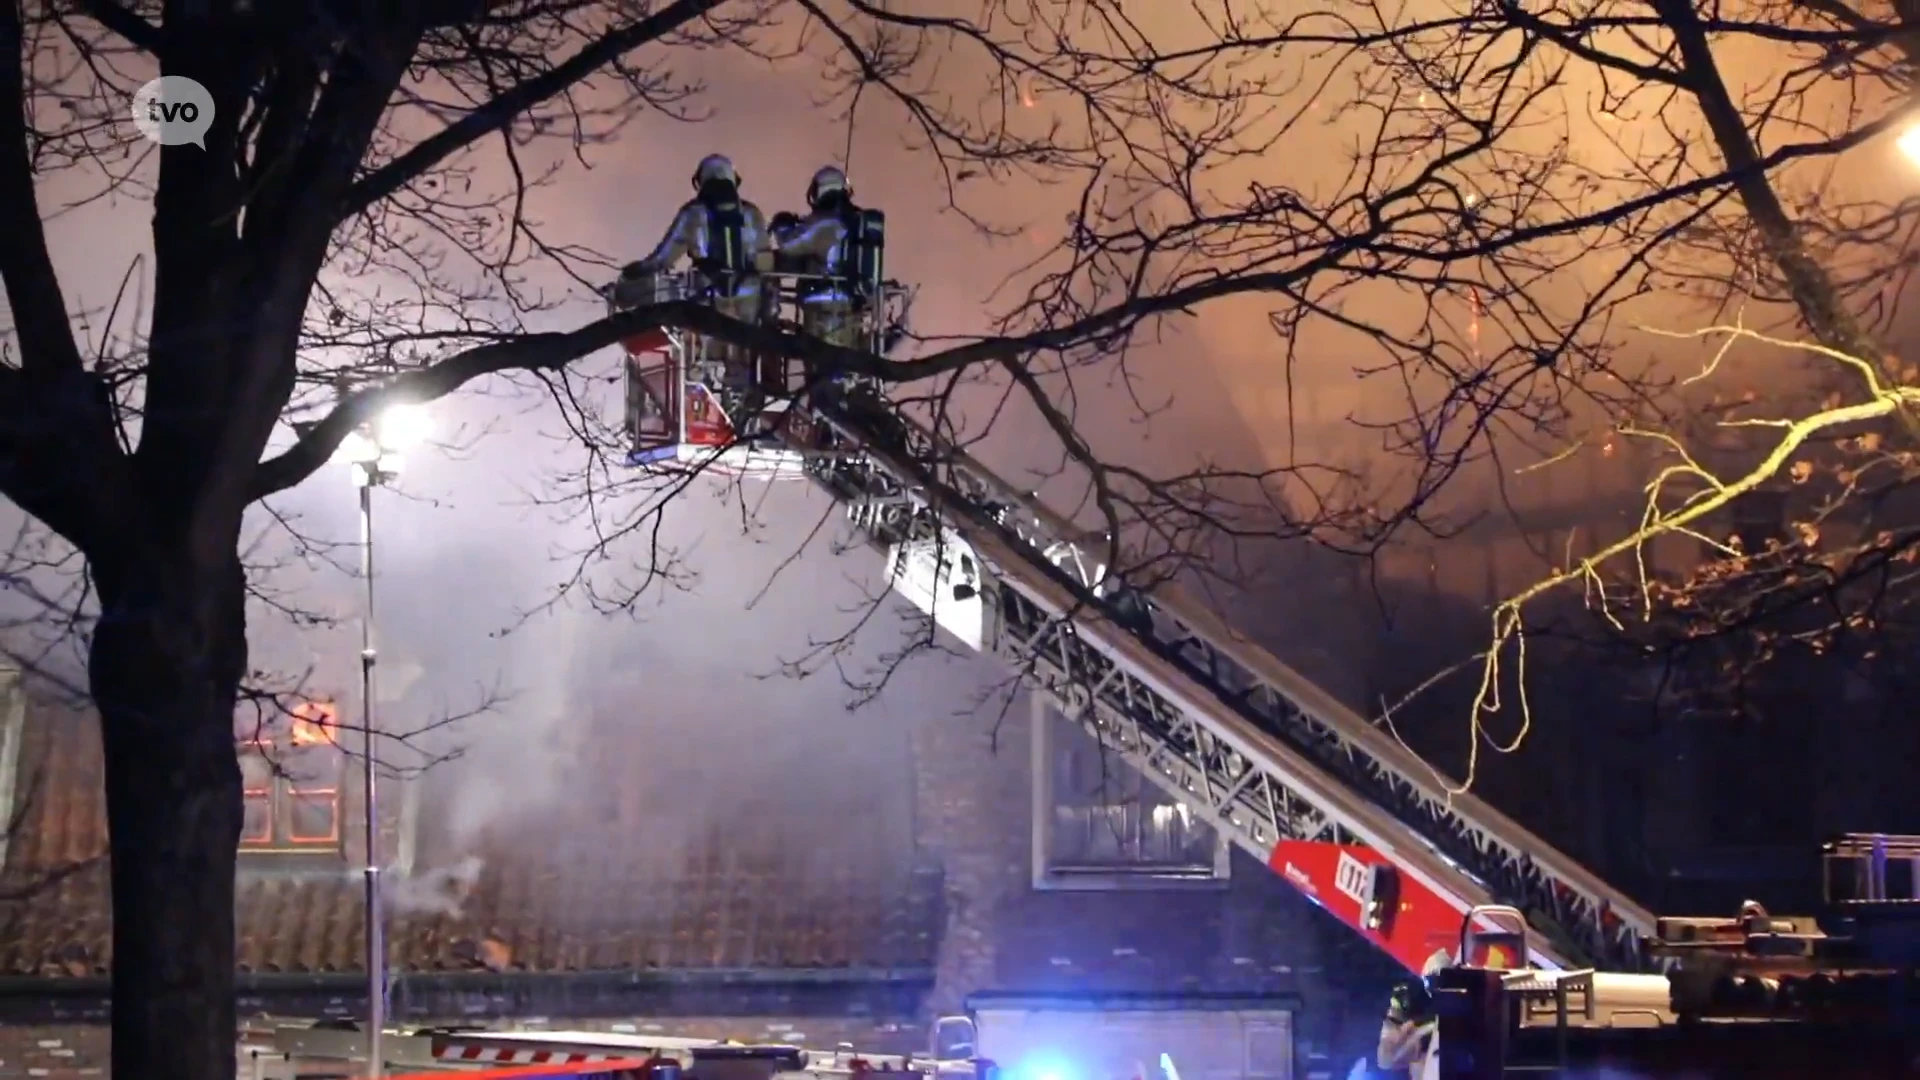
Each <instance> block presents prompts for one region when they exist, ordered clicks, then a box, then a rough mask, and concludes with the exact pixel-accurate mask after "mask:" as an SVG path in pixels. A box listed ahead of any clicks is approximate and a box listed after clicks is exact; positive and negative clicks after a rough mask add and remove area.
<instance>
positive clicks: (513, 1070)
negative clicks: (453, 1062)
mask: <svg viewBox="0 0 1920 1080" xmlns="http://www.w3.org/2000/svg"><path fill="white" fill-rule="evenodd" d="M474 1049H478V1048H477V1047H476V1048H474ZM533 1052H534V1053H539V1054H545V1055H547V1056H548V1058H552V1057H556V1056H559V1055H556V1054H554V1052H553V1051H551V1050H540V1051H533ZM569 1056H570V1057H576V1058H577V1057H580V1055H569ZM646 1064H647V1063H646V1062H645V1061H644V1060H642V1059H640V1058H607V1059H602V1060H599V1061H583V1060H570V1061H566V1062H558V1063H548V1064H533V1065H514V1066H510V1067H508V1068H504V1069H479V1070H476V1071H474V1072H457V1073H446V1072H430V1073H407V1074H406V1075H404V1076H389V1077H387V1078H386V1080H452V1078H453V1077H459V1078H460V1080H515V1078H517V1077H522V1076H597V1075H599V1074H601V1073H616V1072H625V1071H629V1070H631V1071H634V1072H636V1073H637V1072H638V1071H639V1070H640V1069H643V1068H645V1067H646Z"/></svg>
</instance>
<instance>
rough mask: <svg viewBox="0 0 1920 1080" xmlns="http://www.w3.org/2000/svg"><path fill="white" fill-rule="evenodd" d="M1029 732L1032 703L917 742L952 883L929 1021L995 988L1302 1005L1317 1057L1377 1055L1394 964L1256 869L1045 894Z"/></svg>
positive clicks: (1248, 864)
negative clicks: (1168, 885) (1220, 878)
mask: <svg viewBox="0 0 1920 1080" xmlns="http://www.w3.org/2000/svg"><path fill="white" fill-rule="evenodd" d="M1029 728H1030V719H1029V712H1028V709H1027V706H1026V704H1025V703H1024V702H1017V703H1015V704H1014V705H1013V707H1011V708H1008V709H1004V710H1000V709H997V708H996V709H992V710H991V711H990V713H989V714H988V715H987V716H986V717H985V718H955V717H952V716H951V715H949V714H946V713H944V712H942V713H941V714H939V715H938V716H937V717H935V718H931V719H929V721H928V722H927V723H925V724H924V725H922V726H921V727H920V728H919V729H918V730H917V731H916V732H915V737H914V751H915V766H914V767H915V770H916V779H917V781H918V783H917V784H916V797H917V799H918V804H917V807H916V812H917V815H918V830H917V831H918V836H919V840H920V842H921V843H922V844H923V845H925V847H927V848H928V849H929V851H928V854H929V855H932V856H935V857H937V858H939V859H940V860H941V862H942V865H943V866H944V867H945V871H946V883H945V887H946V894H947V895H946V925H945V929H944V933H943V936H942V940H941V945H940V952H939V956H938V958H937V964H936V969H935V983H934V989H933V991H932V993H931V994H930V995H929V997H928V1003H927V1004H928V1011H929V1012H931V1013H935V1014H938V1013H942V1012H954V1011H958V1010H959V1009H960V1007H961V1005H962V1003H963V1002H964V1001H965V999H966V996H967V995H968V994H970V993H974V992H976V991H983V990H995V991H1006V992H1014V993H1020V992H1060V991H1068V992H1072V991H1087V992H1152V993H1162V994H1180V993H1210V992H1212V993H1256V994H1257V993H1273V994H1292V995H1298V996H1299V998H1300V999H1302V1000H1303V1001H1304V1002H1305V1007H1304V1010H1303V1012H1302V1015H1301V1016H1300V1017H1299V1021H1300V1022H1299V1025H1298V1029H1299V1030H1300V1031H1301V1033H1302V1036H1301V1037H1302V1042H1303V1043H1305V1044H1308V1047H1309V1048H1310V1047H1311V1046H1312V1045H1319V1046H1344V1045H1345V1044H1346V1043H1348V1042H1353V1041H1354V1040H1355V1039H1359V1040H1361V1041H1363V1042H1365V1043H1366V1044H1368V1045H1370V1044H1371V1041H1372V1039H1373V1038H1374V1037H1375V1035H1376V1034H1377V1030H1378V1024H1379V1015H1380V1010H1381V1009H1382V1008H1383V1007H1384V1002H1385V1001H1386V993H1387V989H1388V987H1389V986H1390V984H1391V981H1392V980H1393V979H1394V978H1396V977H1397V976H1396V973H1395V971H1394V969H1393V967H1392V965H1391V964H1390V962H1388V961H1385V960H1384V959H1383V958H1382V956H1381V955H1380V954H1379V953H1378V952H1377V951H1375V950H1373V949H1372V948H1370V947H1368V946H1367V945H1366V944H1365V943H1364V942H1362V941H1361V940H1360V939H1359V938H1358V937H1357V936H1356V935H1354V934H1353V933H1352V932H1351V931H1349V930H1348V929H1347V928H1345V927H1343V926H1341V925H1339V924H1338V923H1336V922H1335V921H1334V920H1332V919H1331V917H1329V916H1327V915H1326V914H1325V913H1324V912H1322V911H1320V910H1319V909H1318V908H1316V907H1314V906H1313V905H1312V904H1310V903H1308V902H1307V901H1306V900H1305V899H1303V898H1302V897H1300V895H1299V894H1298V893H1296V892H1295V891H1294V890H1293V889H1291V888H1290V887H1288V886H1286V885H1285V884H1284V883H1282V882H1281V881H1280V880H1279V878H1277V877H1276V876H1275V875H1273V874H1271V873H1270V872H1269V871H1267V870H1266V868H1265V867H1263V866H1261V865H1260V864H1259V863H1257V862H1256V861H1254V860H1252V859H1250V858H1246V857H1244V856H1241V855H1238V854H1236V856H1235V860H1234V866H1233V880H1232V882H1231V884H1230V885H1229V887H1227V888H1225V889H1222V890H1220V891H1217V892H1053V891H1040V890H1035V889H1034V888H1033V887H1032V864H1031V845H1032V827H1031V821H1032V819H1031V797H1032V776H1031V750H1030V746H1031V744H1030V742H1029V739H1030V730H1029ZM1356 1032H1357V1033H1358V1034H1356ZM1350 1036H1351V1038H1350Z"/></svg>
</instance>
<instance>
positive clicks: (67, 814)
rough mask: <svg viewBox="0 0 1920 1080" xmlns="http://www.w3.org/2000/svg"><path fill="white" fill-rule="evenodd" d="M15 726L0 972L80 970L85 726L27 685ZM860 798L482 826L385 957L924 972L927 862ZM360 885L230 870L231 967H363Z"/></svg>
mask: <svg viewBox="0 0 1920 1080" xmlns="http://www.w3.org/2000/svg"><path fill="white" fill-rule="evenodd" d="M20 735H21V740H20V744H19V754H18V767H17V768H18V773H17V778H16V788H17V792H18V805H17V807H16V810H15V815H14V816H15V819H16V821H17V826H16V829H15V832H14V836H13V837H12V839H11V842H10V844H9V850H8V851H7V858H6V865H5V867H4V869H0V974H6V975H23V976H40V977H46V978H75V979H79V978H89V977H97V976H99V975H102V974H105V973H106V971H107V970H108V966H109V964H110V963H111V959H112V955H111V949H112V944H111V943H112V916H111V903H110V894H109V891H108V882H107V865H106V860H105V858H104V854H105V852H106V840H107V831H106V814H105V797H104V792H103V784H102V782H103V778H104V771H103V765H102V760H101V753H100V738H99V731H98V726H97V723H96V722H95V720H94V719H93V718H92V717H91V716H88V715H84V714H82V713H78V712H76V711H73V710H68V709H63V708H59V707H57V706H49V705H45V704H43V703H40V702H34V703H32V705H31V706H30V707H29V709H28V710H27V717H26V719H25V722H24V724H23V727H22V729H21V732H20ZM878 817H879V815H873V816H871V817H870V818H866V819H862V818H855V817H849V818H847V819H846V820H845V821H843V822H842V823H841V824H842V825H843V828H841V829H840V830H839V831H838V832H837V833H836V834H835V835H833V836H831V837H815V836H809V837H808V838H807V839H808V842H807V843H806V844H804V845H795V844H792V843H790V842H789V841H790V839H791V838H790V837H786V836H783V835H781V831H780V830H779V829H778V828H777V822H778V818H777V817H773V818H771V819H769V818H768V817H767V815H764V814H758V815H740V816H739V818H736V819H714V820H711V821H710V822H709V823H708V826H707V827H706V828H705V829H703V830H702V831H700V832H698V833H697V834H695V835H694V836H693V837H691V838H690V839H688V840H686V841H685V842H683V843H678V844H675V845H672V846H671V847H668V846H662V845H660V844H658V843H652V842H649V836H648V832H647V830H645V829H644V828H641V829H626V830H619V829H609V828H600V829H593V830H588V831H583V832H577V833H574V834H571V835H570V836H569V837H568V838H567V839H565V840H563V841H557V842H556V841H554V840H552V839H551V838H548V839H547V840H546V841H545V842H544V843H541V844H538V845H534V844H526V843H518V844H516V843H509V842H508V841H509V840H510V838H504V837H498V838H495V840H494V841H493V842H492V843H491V844H488V845H483V846H482V852H481V854H480V856H479V862H480V866H481V869H480V871H479V873H478V875H477V877H474V878H471V879H470V882H471V883H470V884H468V885H463V886H461V887H460V888H457V889H456V890H454V891H455V893H456V895H454V896H452V897H451V899H452V900H453V901H456V902H455V903H448V904H446V905H445V907H446V910H444V911H439V912H436V911H421V910H415V911H413V912H411V913H404V914H400V915H398V916H396V917H393V918H392V920H391V922H390V923H389V941H390V948H391V950H392V952H391V956H392V962H393V965H394V968H395V970H396V971H399V972H461V971H474V972H487V973H491V972H502V971H505V972H519V971H524V972H542V973H565V972H587V971H603V972H612V971H630V970H654V971H660V972H675V971H723V970H734V971H750V972H755V973H766V974H774V973H779V972H795V973H799V972H807V973H811V974H816V975H817V974H826V975H829V976H832V975H834V974H835V973H838V974H839V975H840V976H843V977H845V978H846V979H848V980H858V979H862V978H868V977H886V978H895V979H897V978H906V977H916V976H917V975H919V974H922V973H926V974H928V975H929V976H930V972H931V970H932V967H933V961H934V954H935V949H936V946H937V932H938V927H939V925H940V911H939V900H940V894H941V879H940V875H939V873H938V872H937V871H932V870H928V869H925V868H919V867H916V866H915V865H913V863H912V860H911V859H910V858H901V857H888V856H887V855H886V853H887V852H889V851H894V850H897V845H892V846H890V845H889V844H887V843H886V842H884V841H883V840H882V838H881V837H880V836H878V835H876V833H875V830H877V829H880V828H882V827H883V823H882V822H880V821H878V820H877V818H878ZM742 819H744V820H742ZM756 823H760V824H759V825H758V826H757V824H756ZM431 858H432V853H431V852H429V853H428V857H427V859H426V860H425V861H424V865H425V866H426V867H428V868H431V867H432V866H433V863H432V861H431ZM363 889H364V885H363V884H362V878H361V877H360V875H359V873H358V872H356V871H353V870H350V869H347V868H344V867H342V868H339V869H332V870H319V871H314V870H288V871H279V872H276V871H272V870H265V871H255V870H251V869H243V870H242V872H241V874H240V880H239V894H238V913H237V918H236V923H237V925H236V931H237V933H238V946H239V965H240V968H241V970H242V971H247V972H260V973H281V972H288V973H312V974H321V973H331V972H349V971H356V970H364V968H363V964H362V955H363V954H362V949H363V944H362V942H363V938H362V933H363V925H364V923H363V918H362V915H363V910H364V901H363V899H362V897H363Z"/></svg>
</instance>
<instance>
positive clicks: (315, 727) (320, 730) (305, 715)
mask: <svg viewBox="0 0 1920 1080" xmlns="http://www.w3.org/2000/svg"><path fill="white" fill-rule="evenodd" d="M339 727H340V713H339V710H338V709H335V708H334V706H333V703H332V702H330V701H303V702H301V703H300V704H299V706H298V707H296V708H295V709H294V710H293V745H295V746H328V745H332V744H333V742H334V732H335V731H337V730H338V729H339Z"/></svg>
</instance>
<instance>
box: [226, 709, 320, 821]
mask: <svg viewBox="0 0 1920 1080" xmlns="http://www.w3.org/2000/svg"><path fill="white" fill-rule="evenodd" d="M314 707H315V708H317V709H322V710H325V718H324V719H323V720H321V721H319V723H320V724H321V730H322V732H323V738H321V739H320V740H318V741H316V740H315V739H314V737H313V736H312V735H311V734H308V735H305V736H302V735H301V734H300V732H301V731H303V730H310V729H309V728H302V727H297V726H295V725H299V724H308V725H311V724H313V723H315V721H314V720H313V719H312V718H311V716H312V714H311V713H310V712H308V711H307V708H306V706H302V707H301V709H299V710H296V712H297V713H300V714H301V715H298V716H296V717H294V718H292V719H291V720H290V721H289V723H288V724H287V725H285V731H284V733H283V732H280V731H259V732H256V733H255V734H254V735H252V736H251V737H246V738H242V739H240V740H239V746H238V748H237V749H238V752H239V754H240V758H241V771H242V781H241V783H242V799H243V800H244V811H243V817H242V823H241V835H240V853H241V854H242V855H252V854H263V855H283V854H296V855H300V854H318V855H343V854H345V842H346V822H345V821H344V820H343V818H342V815H343V814H344V812H345V806H346V803H345V800H344V799H343V798H342V797H341V796H342V794H343V788H344V786H345V783H346V780H347V769H346V764H347V763H346V753H345V751H343V750H342V749H341V747H340V744H339V742H338V741H337V738H336V733H337V732H338V731H339V727H338V725H337V722H335V721H334V719H333V717H334V716H335V715H336V714H335V713H334V711H333V707H332V706H331V705H329V704H325V703H314ZM289 756H291V757H293V758H297V760H288V757H289ZM249 762H257V763H258V764H257V765H256V766H252V767H251V768H250V766H249ZM316 765H317V768H316V767H315V766H316ZM260 769H264V770H265V772H266V777H265V779H264V782H262V781H261V780H260V779H259V778H256V777H253V776H249V775H247V774H248V773H249V772H250V771H257V770H260ZM308 773H313V774H315V775H306V774H308ZM316 799H321V800H324V802H323V803H322V805H326V806H329V807H330V808H331V810H332V815H331V825H330V829H329V833H328V835H326V836H320V835H312V836H302V835H300V834H298V833H297V832H295V829H296V827H297V822H298V820H299V817H300V813H299V809H298V808H299V807H300V806H301V805H304V804H311V803H312V801H313V800H316ZM256 812H259V814H260V818H261V819H262V820H264V823H265V827H264V829H263V830H259V831H253V832H249V831H248V830H247V819H249V818H252V817H253V816H254V814H255V813H256Z"/></svg>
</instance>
